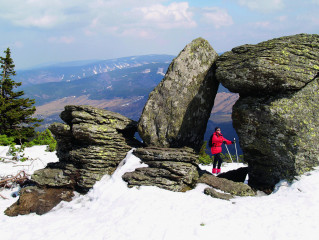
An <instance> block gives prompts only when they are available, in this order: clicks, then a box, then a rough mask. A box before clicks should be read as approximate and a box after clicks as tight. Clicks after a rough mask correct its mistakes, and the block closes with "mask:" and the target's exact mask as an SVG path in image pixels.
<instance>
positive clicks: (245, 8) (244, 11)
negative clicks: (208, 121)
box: [0, 0, 319, 69]
mask: <svg viewBox="0 0 319 240" xmlns="http://www.w3.org/2000/svg"><path fill="white" fill-rule="evenodd" d="M318 12H319V0H267V1H265V0H189V1H185V0H184V1H179V0H176V1H171V0H169V1H168V0H90V1H87V0H10V1H8V0H0V36H1V37H0V56H3V55H4V54H3V51H4V50H5V49H6V48H7V47H10V49H11V52H12V58H13V60H14V63H15V65H16V69H25V68H30V67H33V66H37V65H40V64H47V63H56V62H66V61H76V60H91V59H112V58H118V57H127V56H134V55H144V54H171V55H177V54H178V53H179V52H180V51H181V50H182V49H183V48H184V46H185V45H186V44H188V43H189V42H191V41H192V40H193V39H195V38H198V37H203V38H205V39H206V40H208V41H209V43H210V44H211V45H212V47H213V48H214V49H215V51H216V52H218V53H222V52H225V51H230V50H231V49H232V48H233V47H236V46H240V45H243V44H256V43H259V42H262V41H266V40H269V39H272V38H275V37H281V36H288V35H294V34H299V33H309V34H319V14H318Z"/></svg>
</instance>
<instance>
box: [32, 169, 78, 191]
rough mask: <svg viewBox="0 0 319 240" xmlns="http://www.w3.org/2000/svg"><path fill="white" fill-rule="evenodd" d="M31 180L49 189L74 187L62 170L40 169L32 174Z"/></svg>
mask: <svg viewBox="0 0 319 240" xmlns="http://www.w3.org/2000/svg"><path fill="white" fill-rule="evenodd" d="M31 179H32V180H33V181H34V182H36V183H37V184H38V185H43V186H50V187H62V186H63V187H70V186H72V185H74V182H72V180H71V178H70V177H69V176H68V175H66V174H65V173H64V171H63V170H62V169H54V168H45V169H40V170H37V171H35V172H34V173H33V174H32V176H31Z"/></svg>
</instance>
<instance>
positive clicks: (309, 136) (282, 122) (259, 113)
mask: <svg viewBox="0 0 319 240" xmlns="http://www.w3.org/2000/svg"><path fill="white" fill-rule="evenodd" d="M318 110H319V83H318V80H315V81H313V82H311V83H309V84H308V85H307V86H306V87H304V88H303V89H301V90H300V91H298V92H294V93H291V94H289V93H287V94H280V95H277V96H273V97H265V98H257V97H246V98H241V99H240V100H239V101H238V102H237V103H236V104H235V105H234V107H233V114H232V118H233V125H234V128H235V129H236V131H237V134H238V136H239V140H240V146H241V148H242V150H243V152H244V157H245V160H246V161H247V162H248V163H249V185H251V186H253V187H256V188H259V189H267V188H269V189H272V188H273V187H274V185H275V184H276V183H277V182H278V181H280V180H281V179H292V178H293V177H294V176H296V175H300V174H302V173H304V172H306V171H309V170H311V169H312V167H314V166H318V165H319V149H318V142H319V111H318Z"/></svg>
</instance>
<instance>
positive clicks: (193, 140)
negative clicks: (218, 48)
mask: <svg viewBox="0 0 319 240" xmlns="http://www.w3.org/2000/svg"><path fill="white" fill-rule="evenodd" d="M217 56H218V55H217V53H216V52H215V50H214V49H213V48H212V47H211V46H210V45H209V43H208V42H207V41H206V40H204V39H202V38H198V39H195V40H193V41H192V42H191V43H189V44H188V45H187V46H186V47H185V48H184V49H183V50H182V51H181V52H180V53H179V55H178V56H177V57H176V58H175V59H174V60H173V61H172V63H171V64H170V66H169V68H168V70H167V73H166V75H165V77H164V79H163V80H162V81H161V82H160V84H159V85H158V86H157V87H156V88H155V89H154V90H153V91H152V92H151V93H150V95H149V98H148V101H147V103H146V105H145V107H144V110H143V113H142V115H141V117H140V120H139V124H138V132H139V134H140V136H141V138H142V139H143V141H144V142H145V144H147V145H148V146H157V147H172V148H178V147H185V146H187V147H192V148H194V149H198V150H199V148H200V147H201V144H202V141H203V136H204V133H205V129H206V125H207V121H208V118H209V116H210V112H211V109H212V106H213V103H214V99H215V95H216V93H217V89H218V84H219V83H218V82H217V81H216V80H214V72H213V69H214V68H213V67H212V66H213V64H214V62H215V61H216V59H217Z"/></svg>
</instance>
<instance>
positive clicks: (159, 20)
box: [133, 2, 197, 29]
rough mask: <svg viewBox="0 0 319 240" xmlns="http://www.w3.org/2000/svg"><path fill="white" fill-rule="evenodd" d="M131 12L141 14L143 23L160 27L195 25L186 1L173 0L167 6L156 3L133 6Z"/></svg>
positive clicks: (190, 26) (187, 26)
mask: <svg viewBox="0 0 319 240" xmlns="http://www.w3.org/2000/svg"><path fill="white" fill-rule="evenodd" d="M133 12H135V13H136V14H137V15H141V17H142V19H141V21H143V22H144V23H143V24H144V25H150V26H151V25H153V26H156V27H158V28H161V29H173V28H192V27H196V25H197V24H196V22H195V21H194V20H193V19H192V18H193V13H192V12H191V11H190V9H189V5H188V3H187V2H180V3H175V2H174V3H171V4H170V5H168V6H164V5H161V4H156V5H152V6H149V7H140V8H135V9H134V10H133Z"/></svg>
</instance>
